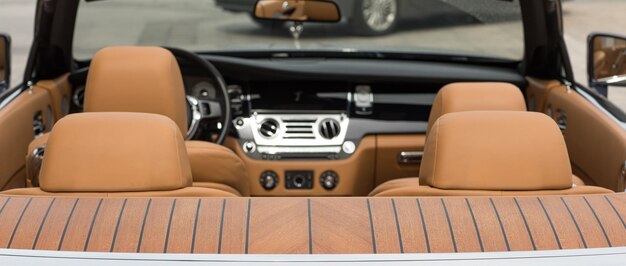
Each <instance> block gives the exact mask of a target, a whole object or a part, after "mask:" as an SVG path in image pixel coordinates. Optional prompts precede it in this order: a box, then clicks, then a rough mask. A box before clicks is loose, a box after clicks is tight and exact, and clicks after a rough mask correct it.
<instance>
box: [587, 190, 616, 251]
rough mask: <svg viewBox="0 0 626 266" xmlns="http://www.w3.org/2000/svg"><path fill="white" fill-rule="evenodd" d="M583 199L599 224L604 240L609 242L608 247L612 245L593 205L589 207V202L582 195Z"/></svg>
mask: <svg viewBox="0 0 626 266" xmlns="http://www.w3.org/2000/svg"><path fill="white" fill-rule="evenodd" d="M583 199H584V200H585V202H586V203H587V206H589V209H590V210H591V212H592V213H593V217H595V218H596V221H597V222H598V225H600V229H602V234H604V238H605V239H606V242H607V243H608V244H609V247H613V245H612V244H611V240H610V239H609V236H608V235H607V234H606V230H605V229H604V225H602V222H600V218H598V214H597V213H596V211H595V210H594V209H593V207H591V204H590V203H589V201H588V200H587V197H584V196H583Z"/></svg>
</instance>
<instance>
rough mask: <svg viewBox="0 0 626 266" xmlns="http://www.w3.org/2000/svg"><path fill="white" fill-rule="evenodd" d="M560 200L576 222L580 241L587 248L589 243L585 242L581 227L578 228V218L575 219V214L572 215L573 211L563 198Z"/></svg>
mask: <svg viewBox="0 0 626 266" xmlns="http://www.w3.org/2000/svg"><path fill="white" fill-rule="evenodd" d="M560 199H561V202H563V205H565V209H567V212H568V213H569V217H570V218H572V221H573V222H574V225H575V226H576V230H577V231H578V235H580V239H581V240H582V241H583V246H584V247H585V248H587V241H585V236H583V232H582V231H580V226H578V222H577V221H576V218H574V214H573V213H572V210H570V209H569V206H567V203H566V202H565V200H564V199H563V197H560Z"/></svg>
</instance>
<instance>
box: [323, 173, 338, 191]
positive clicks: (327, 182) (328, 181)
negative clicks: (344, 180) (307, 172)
mask: <svg viewBox="0 0 626 266" xmlns="http://www.w3.org/2000/svg"><path fill="white" fill-rule="evenodd" d="M320 183H321V184H322V187H324V188H325V189H326V190H332V189H334V188H336V187H337V184H338V183H339V175H337V173H335V172H333V171H326V172H324V173H322V176H321V177H320Z"/></svg>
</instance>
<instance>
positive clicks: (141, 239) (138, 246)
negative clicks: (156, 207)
mask: <svg viewBox="0 0 626 266" xmlns="http://www.w3.org/2000/svg"><path fill="white" fill-rule="evenodd" d="M150 205H152V199H148V206H147V207H146V212H145V213H144V214H143V222H142V223H141V231H139V241H137V253H139V251H141V242H143V231H144V229H146V219H148V213H150Z"/></svg>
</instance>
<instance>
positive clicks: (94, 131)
mask: <svg viewBox="0 0 626 266" xmlns="http://www.w3.org/2000/svg"><path fill="white" fill-rule="evenodd" d="M39 179H40V184H41V189H42V190H44V191H47V192H137V191H165V190H175V189H180V188H184V187H188V186H191V183H192V178H191V167H190V166H189V158H187V152H186V150H185V144H184V140H183V136H182V135H181V133H180V131H179V130H178V126H176V124H175V123H174V122H173V121H172V120H171V119H169V118H167V117H165V116H162V115H156V114H146V113H82V114H74V115H68V116H67V117H64V118H63V119H61V120H59V122H57V123H56V124H55V125H54V128H53V130H52V132H51V133H50V139H49V140H48V144H47V147H46V154H45V156H44V160H43V165H42V169H41V173H40V176H39Z"/></svg>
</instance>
